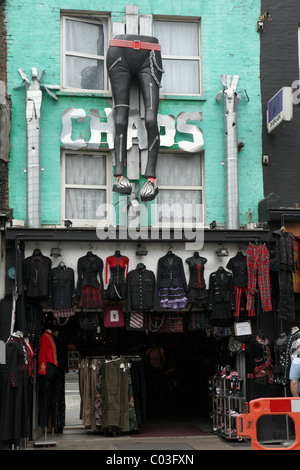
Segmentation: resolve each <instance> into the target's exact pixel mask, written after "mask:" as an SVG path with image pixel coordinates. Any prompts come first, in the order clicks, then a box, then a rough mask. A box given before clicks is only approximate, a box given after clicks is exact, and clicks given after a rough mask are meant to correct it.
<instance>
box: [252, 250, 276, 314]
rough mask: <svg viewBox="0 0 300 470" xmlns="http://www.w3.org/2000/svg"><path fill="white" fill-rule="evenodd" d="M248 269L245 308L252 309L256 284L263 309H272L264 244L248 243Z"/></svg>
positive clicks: (268, 268)
mask: <svg viewBox="0 0 300 470" xmlns="http://www.w3.org/2000/svg"><path fill="white" fill-rule="evenodd" d="M247 269H248V294H247V306H246V309H247V310H248V311H251V310H253V309H254V298H255V290H256V285H257V283H258V289H259V294H260V299H261V303H262V307H263V310H264V311H265V312H270V311H271V310H272V302H271V289H270V254H269V250H268V248H267V247H266V246H265V245H252V244H249V246H248V250H247Z"/></svg>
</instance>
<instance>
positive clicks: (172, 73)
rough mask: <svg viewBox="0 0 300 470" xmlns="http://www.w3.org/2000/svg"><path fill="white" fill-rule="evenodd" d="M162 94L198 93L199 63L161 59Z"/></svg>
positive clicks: (195, 61)
mask: <svg viewBox="0 0 300 470" xmlns="http://www.w3.org/2000/svg"><path fill="white" fill-rule="evenodd" d="M163 67H164V70H165V73H164V74H163V78H162V83H161V85H162V92H163V93H189V94H191V93H199V92H200V85H199V83H200V80H199V61H197V60H169V59H163Z"/></svg>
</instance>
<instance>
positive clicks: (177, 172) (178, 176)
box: [157, 153, 202, 195]
mask: <svg viewBox="0 0 300 470" xmlns="http://www.w3.org/2000/svg"><path fill="white" fill-rule="evenodd" d="M157 184H158V186H159V185H162V186H201V185H202V181H201V157H200V155H199V154H192V155H191V154H190V155H189V154H176V153H166V154H164V153H160V154H159V155H158V159H157ZM180 195H181V192H180Z"/></svg>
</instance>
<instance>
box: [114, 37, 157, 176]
mask: <svg viewBox="0 0 300 470" xmlns="http://www.w3.org/2000/svg"><path fill="white" fill-rule="evenodd" d="M115 39H125V40H130V41H132V40H139V41H143V42H151V43H158V40H157V39H156V38H154V37H153V36H135V35H130V34H124V35H118V36H116V37H115ZM106 65H107V71H108V75H109V79H110V82H111V86H112V93H113V97H114V102H115V109H114V113H115V139H114V147H115V176H120V175H124V165H125V159H126V148H127V127H128V116H129V100H130V86H131V83H132V80H133V79H136V80H137V81H138V83H139V86H140V89H141V92H142V96H143V99H144V104H145V125H146V130H147V135H148V162H147V166H146V170H145V174H144V176H145V177H146V178H150V177H152V178H156V162H157V154H158V151H159V144H160V138H159V129H158V125H157V113H158V104H159V86H160V85H159V84H160V82H161V77H162V60H161V54H160V52H159V51H149V50H141V49H139V50H136V49H129V48H123V47H115V46H110V47H109V49H108V53H107V59H106Z"/></svg>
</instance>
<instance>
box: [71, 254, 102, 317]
mask: <svg viewBox="0 0 300 470" xmlns="http://www.w3.org/2000/svg"><path fill="white" fill-rule="evenodd" d="M77 270H78V281H77V290H78V291H79V293H80V300H79V307H83V308H98V307H102V306H103V301H102V293H103V261H102V259H101V258H99V256H97V255H94V254H93V253H92V252H91V251H89V252H88V253H87V254H86V256H83V257H81V258H79V260H78V263H77Z"/></svg>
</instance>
